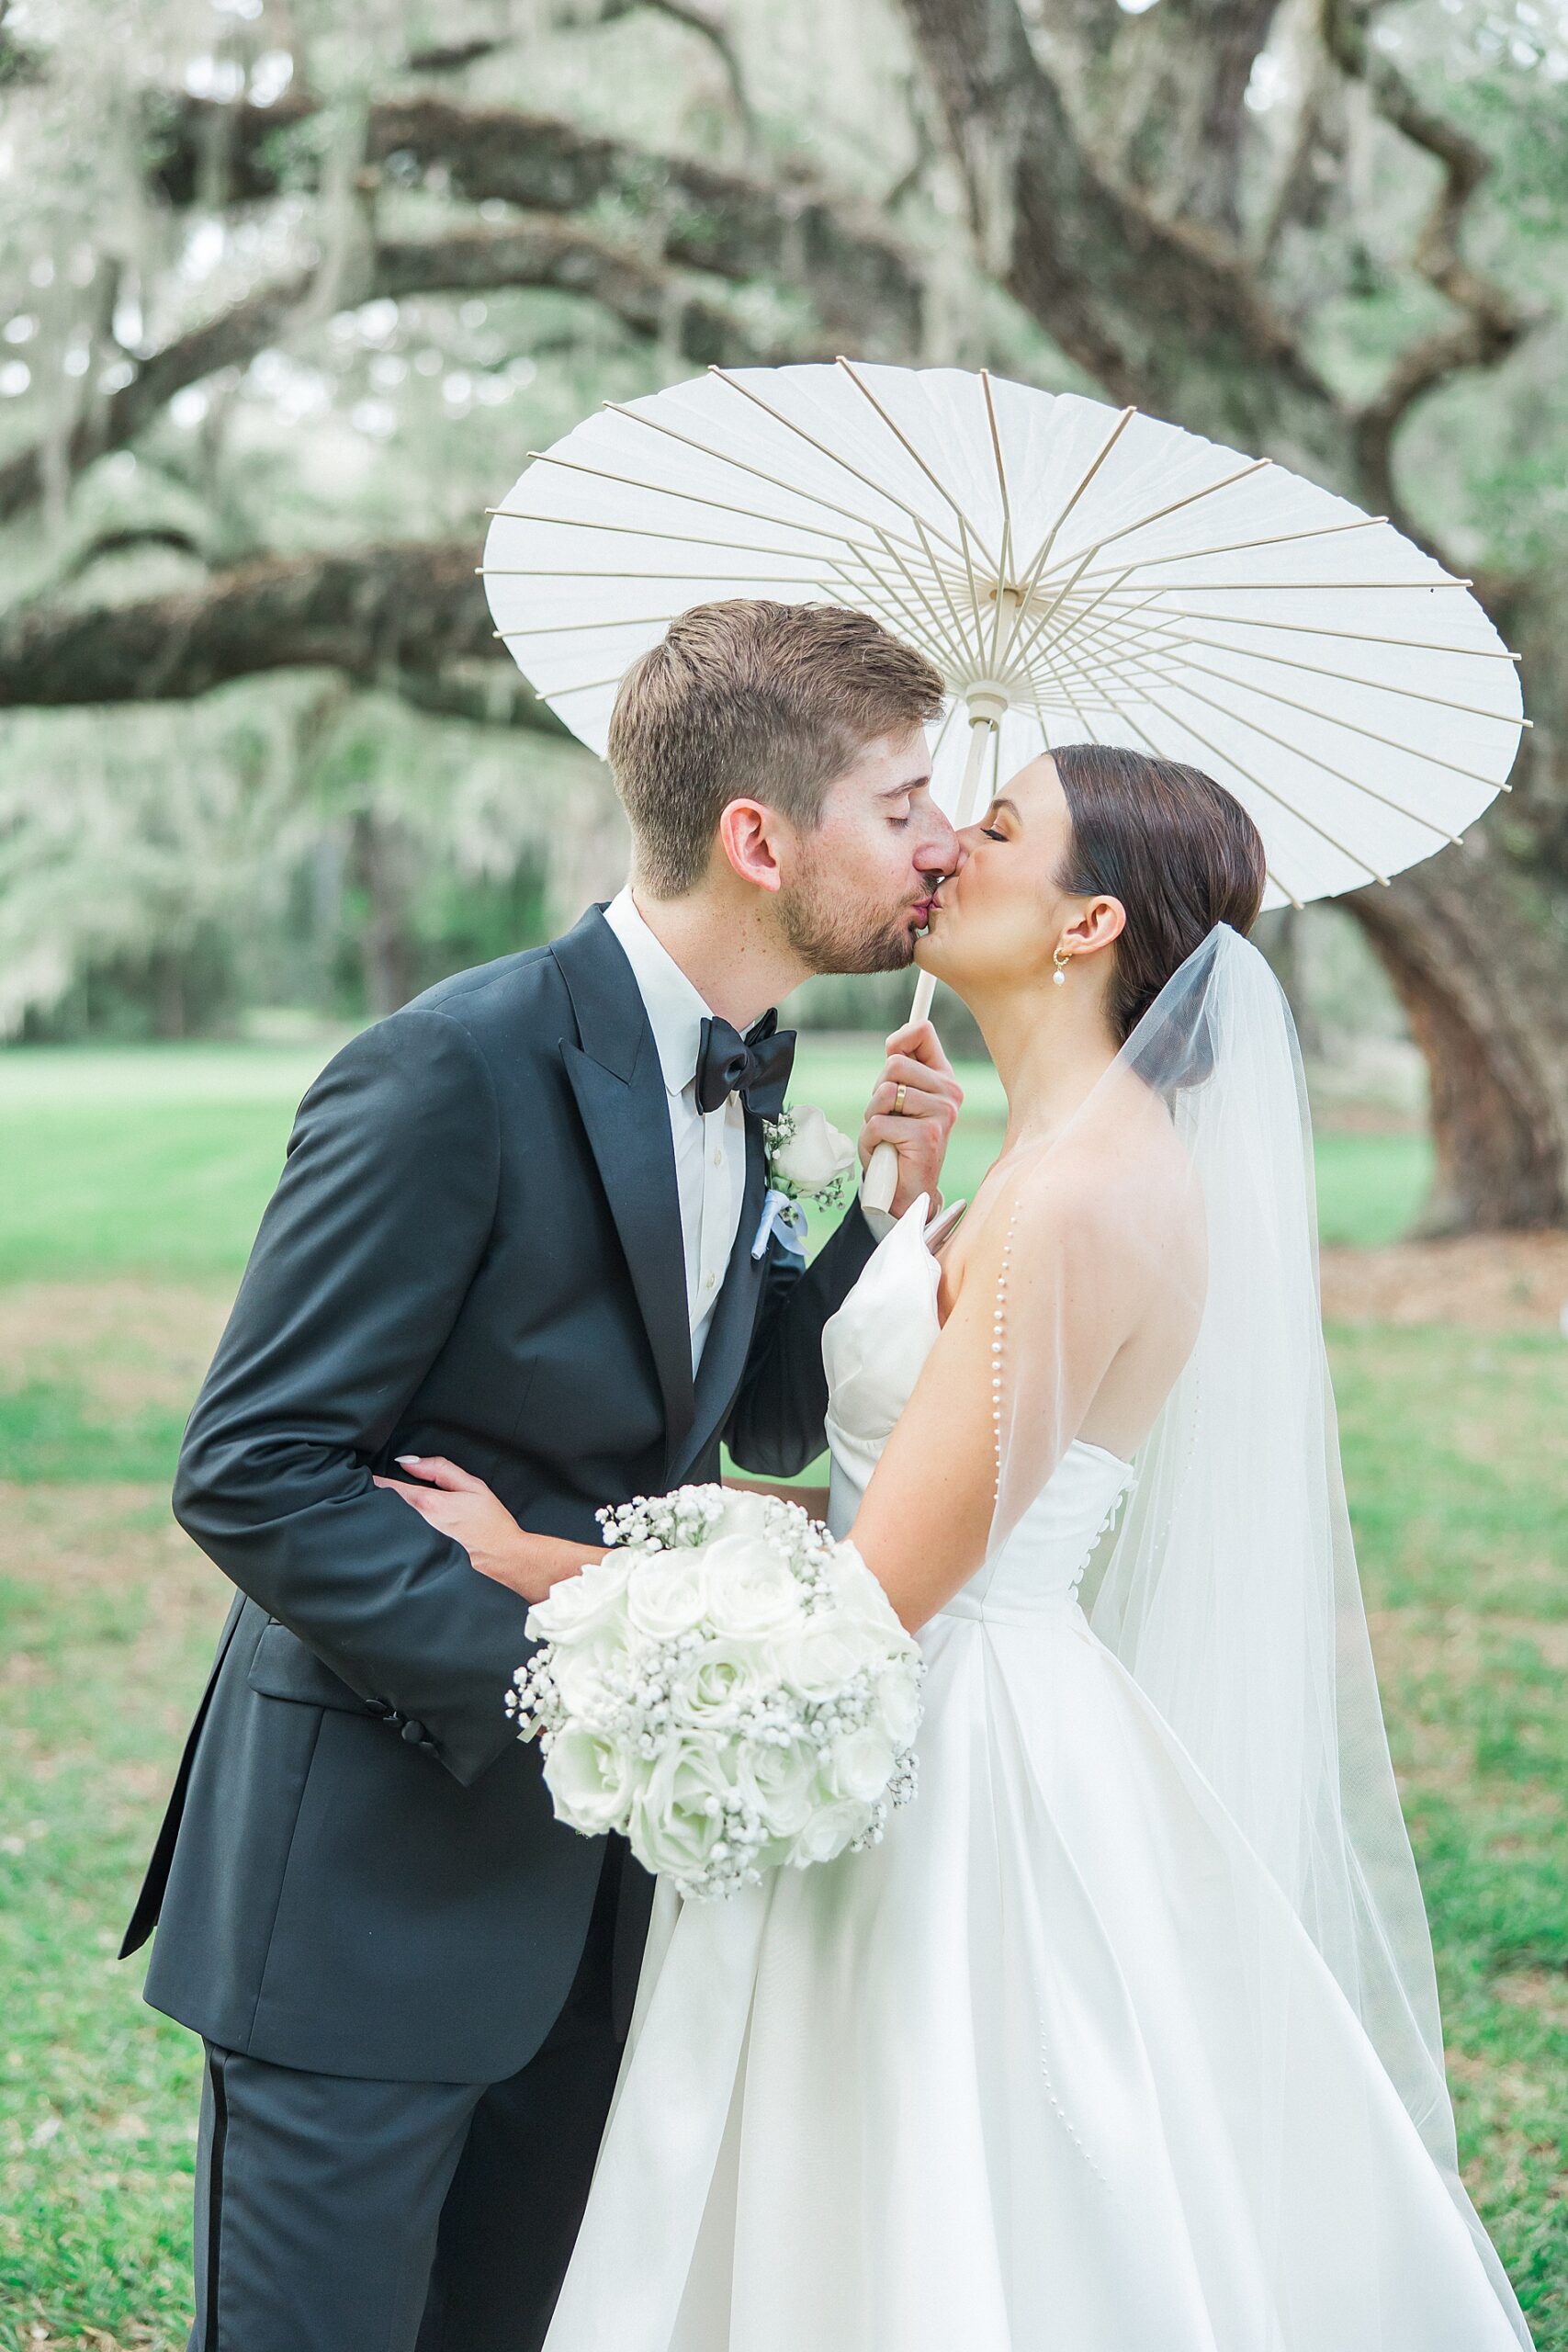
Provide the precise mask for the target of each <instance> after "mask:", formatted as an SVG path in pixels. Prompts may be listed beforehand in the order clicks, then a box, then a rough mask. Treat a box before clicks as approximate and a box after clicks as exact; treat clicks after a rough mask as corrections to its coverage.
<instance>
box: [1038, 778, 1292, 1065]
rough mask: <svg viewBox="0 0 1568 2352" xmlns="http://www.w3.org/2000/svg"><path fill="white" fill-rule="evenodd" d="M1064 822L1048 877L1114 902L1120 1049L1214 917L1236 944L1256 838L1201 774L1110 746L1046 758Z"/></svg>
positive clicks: (1253, 910) (1114, 998) (1252, 884)
mask: <svg viewBox="0 0 1568 2352" xmlns="http://www.w3.org/2000/svg"><path fill="white" fill-rule="evenodd" d="M1051 757H1052V759H1053V760H1054V761H1055V767H1056V774H1057V775H1059V776H1060V777H1061V779H1062V791H1063V794H1064V796H1065V797H1066V803H1067V813H1068V815H1069V817H1070V818H1071V819H1072V829H1073V830H1072V839H1071V842H1070V843H1069V845H1068V848H1067V852H1066V856H1065V858H1064V859H1063V862H1062V871H1061V873H1060V875H1059V876H1057V880H1058V882H1059V885H1060V887H1061V888H1063V889H1064V890H1067V891H1070V892H1071V893H1072V895H1073V896H1074V897H1075V898H1091V897H1093V896H1094V895H1095V894H1096V893H1097V892H1103V893H1104V895H1105V896H1106V897H1107V898H1111V899H1120V900H1121V901H1122V906H1123V907H1124V908H1125V909H1126V910H1127V923H1126V928H1125V930H1124V931H1123V932H1122V934H1121V936H1120V938H1119V939H1118V940H1117V942H1116V945H1115V948H1114V949H1113V951H1112V953H1113V956H1114V974H1113V977H1112V979H1111V996H1110V1002H1109V1011H1110V1014H1111V1025H1112V1028H1113V1029H1114V1032H1115V1035H1116V1042H1117V1044H1118V1045H1119V1046H1121V1045H1125V1043H1126V1041H1127V1039H1128V1038H1129V1037H1130V1036H1131V1035H1132V1034H1133V1031H1134V1029H1135V1028H1136V1027H1137V1025H1138V1023H1139V1022H1140V1020H1141V1019H1142V1018H1143V1016H1144V1014H1145V1012H1147V1011H1148V1009H1149V1007H1150V1005H1151V1004H1152V1003H1153V1002H1154V1001H1155V999H1156V996H1158V994H1159V992H1160V990H1161V989H1162V988H1164V986H1165V984H1166V982H1167V980H1168V979H1169V978H1170V976H1171V974H1172V973H1173V972H1174V971H1176V970H1178V969H1179V967H1180V966H1181V965H1183V964H1185V962H1186V961H1187V958H1188V957H1189V956H1190V955H1191V953H1192V951H1193V949H1194V948H1195V947H1197V946H1198V945H1200V944H1201V942H1202V941H1203V940H1204V939H1206V938H1207V937H1208V935H1209V933H1210V932H1211V931H1213V928H1214V925H1215V924H1216V923H1217V922H1226V923H1229V925H1230V926H1231V929H1232V930H1233V931H1238V932H1240V933H1241V934H1242V936H1243V937H1244V938H1245V937H1246V935H1247V933H1248V932H1249V931H1250V930H1251V929H1252V926H1253V924H1254V923H1255V922H1257V920H1258V908H1259V906H1260V905H1261V903H1262V899H1263V889H1264V884H1265V882H1266V880H1267V878H1268V876H1267V872H1266V869H1265V865H1264V854H1263V840H1262V836H1261V834H1260V833H1259V832H1258V828H1257V826H1256V825H1255V824H1254V823H1253V821H1252V820H1251V818H1250V817H1249V816H1248V815H1247V811H1246V809H1244V808H1243V807H1242V805H1241V803H1240V801H1239V800H1238V799H1237V798H1236V797H1235V794H1234V793H1231V792H1227V791H1226V790H1225V788H1224V785H1220V784H1216V783H1215V782H1214V779H1213V776H1209V775H1204V774H1203V771H1202V770H1201V768H1190V767H1184V766H1183V765H1182V763H1180V761H1179V760H1156V759H1155V758H1153V757H1152V756H1151V755H1150V754H1149V753H1147V752H1129V751H1123V750H1122V748H1121V746H1120V745H1118V744H1114V743H1064V744H1063V745H1062V746H1061V748H1060V749H1059V750H1055V751H1053V752H1052V753H1051Z"/></svg>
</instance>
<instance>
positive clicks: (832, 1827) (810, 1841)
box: [790, 1797, 874, 1870]
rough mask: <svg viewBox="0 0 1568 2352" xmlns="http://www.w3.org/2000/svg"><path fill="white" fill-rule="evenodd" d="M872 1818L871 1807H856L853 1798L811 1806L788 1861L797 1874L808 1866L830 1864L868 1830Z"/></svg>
mask: <svg viewBox="0 0 1568 2352" xmlns="http://www.w3.org/2000/svg"><path fill="white" fill-rule="evenodd" d="M873 1817H874V1816H873V1814H872V1809H871V1807H870V1805H868V1804H858V1803H857V1802H856V1801H855V1799H854V1798H852V1797H840V1798H838V1799H837V1800H835V1801H833V1802H830V1803H829V1804H819V1805H817V1806H814V1807H813V1809H812V1811H811V1812H810V1814H808V1815H807V1820H806V1824H805V1826H804V1827H803V1828H802V1830H801V1831H800V1834H799V1836H798V1837H797V1838H796V1839H795V1850H794V1852H793V1853H792V1854H791V1856H790V1860H791V1861H792V1862H793V1863H794V1865H795V1869H796V1870H804V1869H805V1868H806V1867H807V1863H810V1862H830V1861H831V1860H833V1858H834V1856H835V1855H837V1854H841V1853H842V1852H843V1850H844V1848H845V1847H846V1846H848V1845H850V1844H852V1842H853V1840H854V1839H855V1838H858V1837H859V1836H860V1835H861V1833H862V1831H863V1830H865V1829H869V1828H870V1826H871V1824H872V1820H873Z"/></svg>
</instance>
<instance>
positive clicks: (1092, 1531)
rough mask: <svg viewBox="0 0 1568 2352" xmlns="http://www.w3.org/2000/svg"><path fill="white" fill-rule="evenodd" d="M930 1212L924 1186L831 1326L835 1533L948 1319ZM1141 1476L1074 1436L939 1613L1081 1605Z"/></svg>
mask: <svg viewBox="0 0 1568 2352" xmlns="http://www.w3.org/2000/svg"><path fill="white" fill-rule="evenodd" d="M926 1211H927V1203H926V1200H925V1197H924V1195H922V1196H921V1198H920V1199H919V1200H918V1201H916V1202H914V1203H913V1204H911V1206H910V1207H909V1208H908V1210H907V1211H906V1213H905V1215H904V1216H902V1217H901V1218H900V1219H899V1220H898V1223H897V1225H896V1226H895V1227H893V1228H892V1230H891V1231H890V1232H889V1233H887V1234H886V1235H885V1236H884V1237H883V1238H882V1240H881V1241H880V1242H879V1243H878V1244H877V1247H876V1249H875V1250H874V1252H873V1253H872V1256H871V1257H870V1259H869V1260H868V1261H867V1262H866V1264H865V1266H864V1268H863V1270H862V1272H861V1276H860V1279H859V1281H858V1282H857V1283H855V1285H854V1288H853V1289H852V1291H851V1292H850V1294H849V1295H848V1297H847V1298H846V1299H845V1301H844V1303H843V1305H842V1306H840V1309H839V1311H838V1313H837V1314H836V1315H834V1316H832V1317H830V1318H829V1321H828V1322H827V1323H826V1324H825V1325H824V1327H823V1331H822V1361H823V1364H824V1366H825V1368H826V1371H827V1374H828V1443H829V1449H830V1451H831V1457H832V1480H831V1485H830V1488H829V1527H830V1528H831V1530H832V1532H833V1533H834V1534H835V1535H841V1534H843V1533H844V1532H846V1531H847V1529H848V1528H849V1526H850V1523H851V1521H852V1520H853V1518H854V1515H855V1512H856V1510H858V1509H859V1507H860V1500H861V1497H862V1496H863V1494H864V1492H865V1489H866V1487H867V1486H868V1485H869V1483H870V1480H871V1474H872V1472H873V1471H874V1469H875V1467H876V1464H877V1461H878V1459H879V1457H880V1455H881V1453H882V1449H883V1447H884V1446H885V1445H886V1442H887V1440H888V1438H889V1437H890V1436H891V1434H892V1430H893V1425H894V1423H895V1422H896V1421H897V1419H898V1416H899V1415H900V1413H902V1411H903V1409H904V1408H905V1406H906V1405H907V1404H908V1401H909V1398H910V1397H911V1396H912V1394H913V1393H914V1387H915V1383H916V1381H917V1380H918V1379H919V1374H920V1370H921V1367H922V1366H923V1364H924V1363H925V1361H926V1358H927V1356H928V1355H929V1354H930V1353H931V1349H932V1347H933V1346H934V1345H935V1343H936V1337H937V1333H938V1331H939V1330H940V1329H941V1320H940V1317H939V1314H938V1309H937V1289H938V1285H939V1283H940V1282H941V1279H942V1269H941V1267H940V1265H939V1264H938V1262H937V1260H936V1258H935V1257H934V1256H933V1255H932V1253H931V1250H929V1249H928V1248H927V1247H926V1239H925V1228H926ZM1133 1477H1134V1471H1133V1465H1132V1464H1131V1463H1129V1462H1124V1461H1123V1460H1122V1457H1121V1456H1120V1455H1119V1454H1115V1453H1108V1452H1107V1451H1106V1449H1105V1448H1104V1447H1103V1446H1100V1445H1092V1444H1090V1443H1089V1442H1087V1441H1086V1440H1085V1439H1083V1438H1074V1439H1073V1440H1072V1442H1071V1443H1070V1444H1069V1445H1068V1446H1067V1448H1066V1452H1065V1453H1064V1454H1063V1455H1062V1458H1061V1460H1060V1461H1059V1462H1058V1463H1057V1464H1056V1467H1055V1470H1054V1471H1053V1472H1052V1474H1051V1476H1050V1477H1049V1478H1048V1479H1047V1480H1046V1482H1045V1484H1044V1486H1043V1487H1042V1488H1041V1490H1040V1492H1039V1493H1038V1494H1037V1495H1036V1496H1035V1498H1034V1500H1033V1501H1032V1503H1031V1504H1030V1506H1029V1508H1028V1510H1026V1511H1025V1512H1024V1513H1023V1515H1022V1517H1021V1519H1020V1520H1019V1521H1018V1524H1017V1525H1016V1526H1015V1527H1014V1528H1013V1530H1012V1532H1011V1533H1010V1535H1009V1537H1008V1539H1007V1541H1006V1543H1005V1544H1003V1545H1002V1546H1001V1547H1000V1549H999V1550H998V1551H997V1552H995V1553H993V1555H992V1556H991V1557H990V1558H989V1559H988V1560H987V1561H986V1562H985V1563H984V1565H983V1566H981V1567H980V1568H979V1569H978V1570H977V1571H976V1574H975V1575H974V1576H973V1577H971V1578H970V1580H969V1582H968V1583H967V1584H966V1585H964V1587H963V1589H961V1590H960V1591H958V1592H956V1593H954V1595H953V1599H952V1600H950V1601H948V1603H947V1605H946V1607H945V1609H943V1610H942V1611H938V1614H939V1615H941V1616H944V1617H984V1618H986V1619H987V1620H988V1621H990V1622H992V1623H1006V1622H1008V1621H1009V1620H1017V1619H1021V1618H1028V1619H1032V1618H1036V1617H1038V1616H1040V1615H1041V1614H1042V1612H1043V1611H1053V1610H1061V1609H1064V1608H1066V1609H1071V1608H1073V1607H1075V1606H1076V1604H1077V1589H1078V1583H1079V1580H1080V1579H1081V1577H1082V1576H1083V1572H1084V1569H1085V1567H1086V1566H1087V1565H1088V1562H1089V1555H1090V1554H1091V1553H1092V1552H1093V1550H1094V1547H1095V1544H1096V1543H1097V1542H1098V1540H1099V1538H1100V1535H1101V1534H1102V1533H1103V1532H1104V1530H1105V1529H1106V1527H1107V1526H1108V1525H1109V1524H1110V1522H1111V1520H1112V1519H1113V1518H1114V1517H1115V1514H1116V1512H1117V1510H1118V1509H1119V1508H1120V1506H1121V1504H1122V1499H1123V1498H1124V1497H1125V1495H1126V1493H1127V1491H1128V1489H1129V1488H1130V1487H1131V1486H1132V1483H1133Z"/></svg>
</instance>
